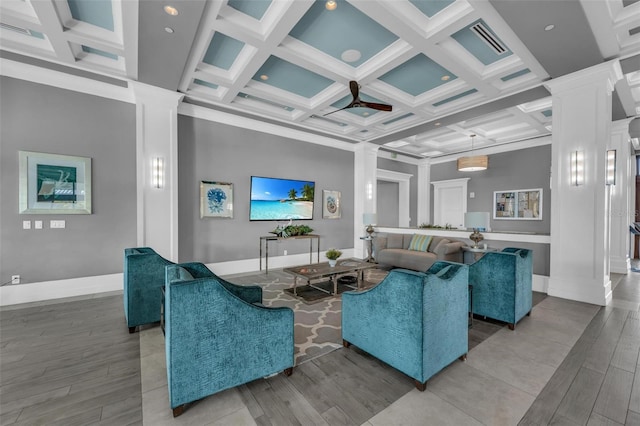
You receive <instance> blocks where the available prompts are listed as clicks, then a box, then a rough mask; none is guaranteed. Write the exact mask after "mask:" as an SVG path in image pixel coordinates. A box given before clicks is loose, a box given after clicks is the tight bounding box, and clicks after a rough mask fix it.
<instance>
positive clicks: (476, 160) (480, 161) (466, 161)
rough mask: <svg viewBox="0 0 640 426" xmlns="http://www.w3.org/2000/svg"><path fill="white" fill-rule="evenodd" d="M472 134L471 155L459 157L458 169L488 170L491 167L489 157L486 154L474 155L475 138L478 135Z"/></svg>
mask: <svg viewBox="0 0 640 426" xmlns="http://www.w3.org/2000/svg"><path fill="white" fill-rule="evenodd" d="M470 136H471V156H469V157H460V158H458V171H459V172H477V171H479V170H487V167H489V157H488V156H486V155H473V138H475V137H476V135H470Z"/></svg>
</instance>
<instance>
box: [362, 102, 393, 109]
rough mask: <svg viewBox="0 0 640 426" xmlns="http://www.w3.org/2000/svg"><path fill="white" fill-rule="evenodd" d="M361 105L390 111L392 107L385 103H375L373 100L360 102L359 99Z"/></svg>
mask: <svg viewBox="0 0 640 426" xmlns="http://www.w3.org/2000/svg"><path fill="white" fill-rule="evenodd" d="M360 106H361V107H366V108H371V109H377V110H378V111H391V110H392V109H393V107H392V106H391V105H387V104H377V103H375V102H362V101H360Z"/></svg>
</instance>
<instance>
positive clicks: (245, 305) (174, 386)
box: [164, 263, 294, 415]
mask: <svg viewBox="0 0 640 426" xmlns="http://www.w3.org/2000/svg"><path fill="white" fill-rule="evenodd" d="M206 270H207V269H206V267H205V266H204V265H202V264H196V263H188V264H179V265H172V266H167V268H166V278H165V280H166V287H165V305H164V306H165V350H166V360H167V384H168V389H169V400H170V405H171V408H172V409H173V410H174V415H178V414H179V413H180V412H181V410H182V407H184V404H187V403H189V402H192V401H196V400H198V399H201V398H204V397H206V396H208V395H211V394H214V393H217V392H220V391H222V390H225V389H229V388H232V387H235V386H238V385H241V384H244V383H247V382H250V381H252V380H256V379H259V378H262V377H265V376H268V375H271V374H274V373H277V372H280V371H283V370H287V369H290V368H292V367H293V364H294V340H293V324H294V320H293V311H292V310H291V309H290V308H285V307H282V308H267V307H263V306H260V305H256V304H254V302H255V301H257V297H256V294H255V291H247V292H242V291H239V289H237V288H236V287H238V286H232V287H228V283H226V282H224V280H222V279H220V278H219V277H216V276H215V275H214V274H212V273H210V271H209V273H207V272H206ZM187 273H188V274H189V275H191V276H192V277H193V279H190V278H189V277H188V275H187ZM176 413H178V414H176Z"/></svg>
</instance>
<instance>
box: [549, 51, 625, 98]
mask: <svg viewBox="0 0 640 426" xmlns="http://www.w3.org/2000/svg"><path fill="white" fill-rule="evenodd" d="M622 78H623V74H622V68H621V67H620V61H619V60H617V59H614V60H611V61H608V62H604V63H602V64H598V65H594V66H592V67H589V68H585V69H583V70H580V71H577V72H574V73H571V74H567V75H563V76H562V77H558V78H554V79H553V80H549V81H547V82H545V83H544V86H545V87H546V88H547V89H548V90H549V91H550V92H551V94H552V95H556V94H558V93H562V92H567V91H572V90H575V89H581V88H583V87H584V86H589V87H594V86H595V85H597V84H600V83H606V84H607V88H608V89H609V92H613V90H614V88H615V84H616V82H617V81H618V80H621V79H622Z"/></svg>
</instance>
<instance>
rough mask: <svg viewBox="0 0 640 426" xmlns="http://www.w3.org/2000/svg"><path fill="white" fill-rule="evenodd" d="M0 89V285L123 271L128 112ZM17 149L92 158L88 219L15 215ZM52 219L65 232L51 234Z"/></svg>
mask: <svg viewBox="0 0 640 426" xmlns="http://www.w3.org/2000/svg"><path fill="white" fill-rule="evenodd" d="M0 85H1V88H2V89H1V91H2V96H1V97H0V109H1V111H2V114H0V178H1V179H0V200H1V201H0V239H1V247H0V282H2V283H4V282H7V281H9V280H10V279H11V275H20V276H21V280H22V282H23V283H28V282H38V281H48V280H57V279H67V278H77V277H83V276H93V275H103V274H111V273H117V272H122V253H123V249H124V248H125V247H131V246H134V245H135V242H136V171H135V167H136V164H135V154H136V151H135V141H136V125H135V117H136V114H135V106H134V105H132V104H127V103H123V102H118V101H114V100H109V99H104V98H100V97H96V96H91V95H86V94H80V93H77V92H72V91H68V90H63V89H58V88H55V87H50V86H45V85H39V84H35V83H30V82H26V81H23V80H16V79H12V78H9V77H0ZM21 150H22V151H35V152H44V153H53V154H64V155H72V156H80V157H91V159H92V180H93V185H92V193H93V197H92V204H93V214H91V215H60V214H55V215H33V214H22V215H21V214H18V151H21ZM52 219H56V220H65V221H66V228H65V229H50V228H49V221H50V220H52ZM23 220H31V221H32V229H31V230H23V229H22V221H23ZM34 220H42V221H43V222H44V229H41V230H36V229H33V221H34Z"/></svg>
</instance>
